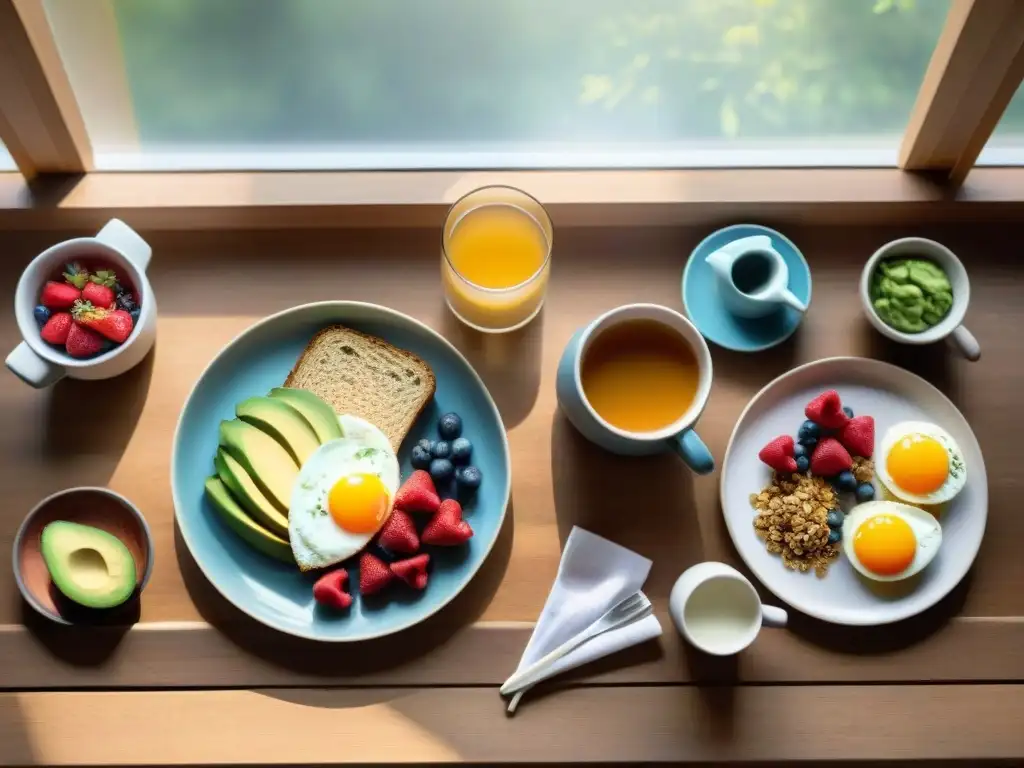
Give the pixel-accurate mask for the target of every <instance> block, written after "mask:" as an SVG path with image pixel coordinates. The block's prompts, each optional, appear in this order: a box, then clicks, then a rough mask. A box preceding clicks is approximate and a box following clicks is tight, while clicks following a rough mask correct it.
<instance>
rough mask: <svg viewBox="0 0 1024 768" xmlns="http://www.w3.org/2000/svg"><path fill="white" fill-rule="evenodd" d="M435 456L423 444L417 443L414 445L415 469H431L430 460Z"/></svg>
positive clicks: (413, 463) (413, 460)
mask: <svg viewBox="0 0 1024 768" xmlns="http://www.w3.org/2000/svg"><path fill="white" fill-rule="evenodd" d="M432 460H433V456H431V455H430V451H428V450H427V449H426V448H424V447H423V446H422V445H419V444H416V445H414V446H413V447H412V465H413V467H414V468H415V469H430V462H431V461H432Z"/></svg>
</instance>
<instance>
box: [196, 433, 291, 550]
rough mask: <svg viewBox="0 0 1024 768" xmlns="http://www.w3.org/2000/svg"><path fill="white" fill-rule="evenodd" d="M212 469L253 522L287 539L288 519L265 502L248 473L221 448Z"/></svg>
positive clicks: (214, 458)
mask: <svg viewBox="0 0 1024 768" xmlns="http://www.w3.org/2000/svg"><path fill="white" fill-rule="evenodd" d="M213 468H214V470H215V471H216V472H217V477H219V478H220V480H221V482H223V483H224V485H225V486H227V489H228V490H229V491H230V492H231V495H232V496H234V497H235V500H236V501H237V502H238V503H239V505H240V506H241V507H242V509H244V510H245V511H246V512H248V513H249V517H251V518H252V519H253V522H255V523H257V524H258V525H261V526H263V527H264V528H266V529H267V530H268V531H270V532H271V533H273V534H274V535H275V536H280V537H281V538H284V539H287V538H288V518H287V517H285V516H284V515H282V514H281V513H280V512H279V511H278V510H277V507H275V506H274V505H273V504H271V503H270V502H269V501H268V500H267V497H266V496H264V495H263V492H262V491H261V490H260V489H259V486H257V485H256V483H254V482H253V480H252V478H251V477H249V473H248V472H246V471H245V469H243V468H242V465H241V464H239V463H238V462H237V461H235V460H234V459H233V458H232V456H231V454H230V453H227V452H226V451H225V450H224V449H223V448H218V449H217V455H216V456H214V457H213Z"/></svg>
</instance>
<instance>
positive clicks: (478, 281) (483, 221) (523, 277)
mask: <svg viewBox="0 0 1024 768" xmlns="http://www.w3.org/2000/svg"><path fill="white" fill-rule="evenodd" d="M551 242H552V230H551V219H550V218H548V214H547V211H545V210H544V206H543V205H541V204H540V203H539V202H538V201H537V200H536V199H535V198H533V197H531V196H530V195H528V194H526V193H525V192H522V191H520V190H518V189H515V188H514V187H503V186H490V187H481V188H480V189H475V190H473V191H472V192H470V193H468V194H466V195H463V196H462V197H460V198H459V199H458V200H457V201H456V202H455V204H454V205H452V207H451V209H450V210H449V211H448V216H447V218H446V219H445V222H444V232H443V234H442V237H441V277H442V280H443V282H444V297H445V301H447V302H448V306H449V307H450V308H451V310H452V312H453V313H454V314H455V316H456V317H457V318H459V319H460V320H461V321H462V322H464V323H465V324H466V325H468V326H470V327H471V328H475V329H476V330H478V331H483V332H484V333H504V332H507V331H514V330H517V329H518V328H522V327H523V326H524V325H526V324H527V323H528V322H530V320H532V319H533V318H534V317H536V316H537V313H538V312H540V309H541V307H542V306H543V304H544V294H545V293H546V291H547V287H548V274H549V273H550V271H551Z"/></svg>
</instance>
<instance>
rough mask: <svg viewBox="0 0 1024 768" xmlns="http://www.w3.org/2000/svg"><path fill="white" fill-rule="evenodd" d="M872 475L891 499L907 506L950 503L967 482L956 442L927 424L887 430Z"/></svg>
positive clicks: (947, 434)
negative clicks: (905, 503) (875, 476)
mask: <svg viewBox="0 0 1024 768" xmlns="http://www.w3.org/2000/svg"><path fill="white" fill-rule="evenodd" d="M875 474H876V475H877V476H878V479H879V480H880V481H881V482H882V485H884V486H885V487H886V489H887V490H888V491H889V492H890V493H891V494H892V495H893V496H895V497H896V498H898V499H899V500H900V501H905V502H908V503H910V504H941V503H943V502H945V501H949V500H950V499H952V498H953V497H954V496H956V495H957V494H958V493H960V491H961V490H963V487H964V483H966V482H967V467H966V465H965V464H964V460H963V454H962V453H961V451H960V446H958V445H957V444H956V440H954V439H953V438H952V436H951V435H950V434H949V433H948V432H946V430H944V429H943V428H942V427H939V426H937V425H935V424H930V423H928V422H926V421H904V422H901V423H899V424H896V425H895V426H893V427H890V428H889V430H888V431H887V432H886V433H885V437H883V438H882V444H881V451H880V452H879V453H878V454H877V455H876V456H875Z"/></svg>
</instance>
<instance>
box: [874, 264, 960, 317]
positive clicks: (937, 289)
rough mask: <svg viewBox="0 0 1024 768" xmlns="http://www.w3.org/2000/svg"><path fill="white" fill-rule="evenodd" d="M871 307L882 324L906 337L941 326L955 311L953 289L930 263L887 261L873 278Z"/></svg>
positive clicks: (935, 266) (943, 274)
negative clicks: (951, 311) (953, 308)
mask: <svg viewBox="0 0 1024 768" xmlns="http://www.w3.org/2000/svg"><path fill="white" fill-rule="evenodd" d="M870 296H871V306H872V307H873V308H874V310H875V312H876V313H878V316H879V317H880V318H881V319H882V321H883V322H884V323H885V324H886V325H889V326H890V327H892V328H895V329H896V330H897V331H902V332H903V333H920V332H922V331H926V330H928V329H929V328H931V327H932V326H935V325H938V324H939V323H940V322H942V319H943V318H944V317H945V316H946V315H947V314H949V311H950V309H952V307H953V286H952V284H951V283H950V281H949V276H948V275H947V274H946V273H945V271H944V270H943V269H942V267H940V266H939V265H938V264H936V263H935V262H934V261H931V260H929V259H921V258H915V259H886V260H883V261H881V262H879V264H878V266H877V267H876V268H875V271H874V273H873V274H872V276H871V286H870Z"/></svg>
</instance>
